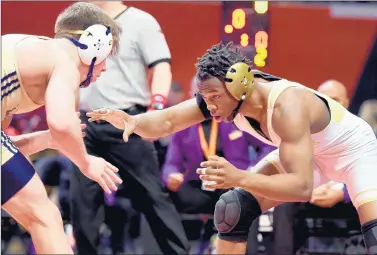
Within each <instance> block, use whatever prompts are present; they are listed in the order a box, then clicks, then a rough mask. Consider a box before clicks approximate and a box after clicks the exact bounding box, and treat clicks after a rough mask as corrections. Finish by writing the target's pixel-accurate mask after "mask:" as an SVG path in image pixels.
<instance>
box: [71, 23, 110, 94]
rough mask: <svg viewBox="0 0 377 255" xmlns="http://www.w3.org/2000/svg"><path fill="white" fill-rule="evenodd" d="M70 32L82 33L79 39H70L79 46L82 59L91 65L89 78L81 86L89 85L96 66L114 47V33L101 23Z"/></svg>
mask: <svg viewBox="0 0 377 255" xmlns="http://www.w3.org/2000/svg"><path fill="white" fill-rule="evenodd" d="M69 33H71V34H81V36H80V38H79V40H78V41H77V40H75V39H72V38H68V39H69V40H70V41H71V42H73V43H74V44H75V45H76V46H77V47H78V54H79V57H80V60H81V61H82V62H83V63H84V64H85V65H88V66H90V67H89V72H88V76H87V79H86V80H85V81H84V82H83V83H81V85H80V87H87V86H89V84H90V82H91V79H92V75H93V68H94V66H95V65H98V64H100V63H101V62H102V61H104V60H105V59H106V58H107V57H108V56H109V55H110V52H111V50H112V48H113V35H112V34H111V31H110V28H108V27H105V26H104V25H100V24H96V25H92V26H90V27H88V28H87V29H85V30H75V31H70V32H69Z"/></svg>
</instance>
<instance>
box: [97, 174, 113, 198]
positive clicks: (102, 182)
mask: <svg viewBox="0 0 377 255" xmlns="http://www.w3.org/2000/svg"><path fill="white" fill-rule="evenodd" d="M97 183H98V184H99V185H100V186H101V188H102V189H103V190H104V191H105V192H106V193H107V194H111V190H110V189H109V187H107V185H106V182H105V181H104V180H103V179H102V177H101V178H100V179H99V180H98V181H97Z"/></svg>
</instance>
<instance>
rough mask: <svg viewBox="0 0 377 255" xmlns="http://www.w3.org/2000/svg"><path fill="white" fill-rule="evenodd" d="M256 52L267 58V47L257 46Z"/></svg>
mask: <svg viewBox="0 0 377 255" xmlns="http://www.w3.org/2000/svg"><path fill="white" fill-rule="evenodd" d="M256 52H257V53H258V55H260V56H261V58H262V59H266V58H267V49H266V48H262V47H260V48H257V50H256Z"/></svg>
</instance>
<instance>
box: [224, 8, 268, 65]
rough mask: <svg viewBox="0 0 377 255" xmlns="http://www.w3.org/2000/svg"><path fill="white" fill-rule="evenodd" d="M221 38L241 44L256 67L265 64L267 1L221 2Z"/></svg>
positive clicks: (266, 54) (266, 50) (266, 53)
mask: <svg viewBox="0 0 377 255" xmlns="http://www.w3.org/2000/svg"><path fill="white" fill-rule="evenodd" d="M222 10H223V13H222V28H223V29H222V32H221V35H222V36H221V37H222V38H221V40H222V41H223V42H225V43H228V42H231V41H232V42H233V43H234V44H236V45H238V46H241V49H242V51H243V53H244V54H245V55H246V56H247V57H248V58H249V59H252V60H253V61H254V65H256V66H257V67H264V66H265V65H266V61H267V56H268V27H269V17H268V1H254V2H232V1H227V2H223V3H222Z"/></svg>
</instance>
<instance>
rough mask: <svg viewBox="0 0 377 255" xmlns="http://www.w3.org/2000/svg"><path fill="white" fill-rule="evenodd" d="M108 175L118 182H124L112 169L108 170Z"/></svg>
mask: <svg viewBox="0 0 377 255" xmlns="http://www.w3.org/2000/svg"><path fill="white" fill-rule="evenodd" d="M106 173H107V175H108V176H109V177H110V178H111V180H113V181H114V182H116V183H119V184H122V182H123V181H122V179H121V178H120V177H119V176H118V175H116V174H115V173H114V172H113V171H111V170H109V169H108V170H106Z"/></svg>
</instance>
